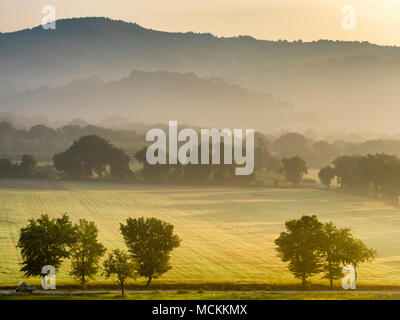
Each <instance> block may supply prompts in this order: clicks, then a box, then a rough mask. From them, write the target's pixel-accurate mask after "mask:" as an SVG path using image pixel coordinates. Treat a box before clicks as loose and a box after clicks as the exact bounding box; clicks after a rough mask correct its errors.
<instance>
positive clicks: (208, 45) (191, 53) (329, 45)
mask: <svg viewBox="0 0 400 320" xmlns="http://www.w3.org/2000/svg"><path fill="white" fill-rule="evenodd" d="M132 70H143V71H168V72H179V73H191V72H194V73H196V74H197V75H199V76H200V77H202V78H221V79H223V80H225V81H227V82H229V83H233V84H238V85H240V86H241V87H243V88H245V89H248V90H250V91H258V92H266V93H268V94H270V95H272V96H273V97H274V98H275V99H277V100H282V101H286V102H289V103H291V104H293V105H294V106H295V108H296V110H297V111H298V112H299V113H300V116H298V115H296V114H293V116H292V119H289V120H288V121H286V122H283V123H279V121H281V120H282V119H285V116H280V117H275V118H274V121H273V122H274V123H277V124H280V125H281V127H283V128H286V129H287V128H288V127H302V128H304V127H306V128H309V127H313V128H315V129H321V128H322V129H327V130H329V129H332V128H334V129H337V128H341V129H353V128H357V129H358V128H359V129H365V128H368V129H375V130H379V131H382V130H385V131H386V132H388V131H392V132H393V131H396V130H397V127H398V126H397V117H398V115H399V114H398V108H397V105H398V101H400V91H399V90H398V86H399V85H400V77H399V76H398V75H399V73H400V48H398V47H388V46H378V45H374V44H370V43H367V42H362V43H360V42H340V41H329V40H320V41H314V42H308V43H306V42H304V43H303V42H301V41H296V42H287V41H278V42H274V41H264V40H256V39H254V38H252V37H248V36H237V37H231V38H224V37H216V36H213V35H212V34H209V33H207V34H196V33H192V32H188V33H172V32H162V31H155V30H151V29H146V28H143V27H141V26H139V25H137V24H134V23H126V22H123V21H115V20H110V19H107V18H74V19H64V20H59V21H57V29H56V30H43V29H42V28H41V26H39V27H35V28H32V29H26V30H21V31H17V32H12V33H3V34H0V96H1V97H5V96H10V95H12V94H15V93H21V92H23V91H24V90H27V89H35V88H38V87H40V86H51V87H59V86H64V85H66V84H68V83H70V82H71V80H73V79H79V78H84V79H87V78H90V77H92V76H99V77H100V78H102V79H104V80H106V81H109V80H117V79H121V78H123V77H127V75H128V74H129V72H131V71H132ZM147 90H150V91H151V90H152V85H151V84H148V89H147ZM206 102H207V101H205V102H204V103H203V104H205V103H206ZM113 107H114V108H115V110H116V111H118V105H115V106H113ZM188 108H191V106H188ZM1 109H2V105H1V104H0V111H1ZM19 110H20V112H27V111H31V110H30V108H25V109H24V110H22V109H19ZM116 113H118V112H116ZM211 116H212V115H209V117H211ZM71 117H74V115H71ZM87 120H91V119H87ZM132 120H134V119H132ZM191 122H192V123H193V121H191ZM287 123H289V124H287Z"/></svg>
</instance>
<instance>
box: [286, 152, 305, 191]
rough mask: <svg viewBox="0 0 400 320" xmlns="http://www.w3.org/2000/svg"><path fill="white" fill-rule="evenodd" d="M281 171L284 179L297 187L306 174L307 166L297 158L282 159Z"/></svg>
mask: <svg viewBox="0 0 400 320" xmlns="http://www.w3.org/2000/svg"><path fill="white" fill-rule="evenodd" d="M282 171H283V175H284V176H285V179H286V180H287V181H289V182H291V183H292V184H293V185H294V186H298V185H299V183H300V181H301V180H302V179H303V175H304V174H307V172H308V169H307V164H306V162H305V161H304V160H303V159H302V158H300V157H299V156H295V157H293V158H288V159H287V158H284V159H283V160H282Z"/></svg>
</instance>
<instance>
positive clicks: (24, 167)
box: [18, 154, 37, 178]
mask: <svg viewBox="0 0 400 320" xmlns="http://www.w3.org/2000/svg"><path fill="white" fill-rule="evenodd" d="M36 167H37V160H36V159H35V157H34V156H33V155H31V154H24V155H23V156H22V161H21V163H20V164H19V166H18V175H19V176H21V177H24V178H28V177H31V176H32V175H33V173H34V171H35V169H36Z"/></svg>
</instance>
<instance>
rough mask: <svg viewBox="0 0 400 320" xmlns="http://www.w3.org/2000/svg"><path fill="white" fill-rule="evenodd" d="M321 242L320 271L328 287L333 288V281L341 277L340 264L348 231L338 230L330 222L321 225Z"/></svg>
mask: <svg viewBox="0 0 400 320" xmlns="http://www.w3.org/2000/svg"><path fill="white" fill-rule="evenodd" d="M323 236H324V237H323V241H322V242H321V251H322V254H323V259H324V261H323V266H322V271H323V273H324V276H323V278H324V279H329V283H330V287H331V289H332V288H333V280H336V279H339V278H340V277H341V275H342V267H341V263H342V261H343V259H344V258H345V256H344V254H345V244H346V243H347V241H348V240H349V238H350V237H351V235H350V229H347V228H345V229H339V228H337V227H336V226H335V225H334V224H333V223H332V222H329V223H325V224H324V225H323Z"/></svg>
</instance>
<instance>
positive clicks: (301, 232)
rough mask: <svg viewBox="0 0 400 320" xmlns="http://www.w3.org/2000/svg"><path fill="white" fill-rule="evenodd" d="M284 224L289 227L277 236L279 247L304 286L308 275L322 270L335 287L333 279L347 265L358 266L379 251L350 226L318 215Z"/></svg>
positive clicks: (323, 276)
mask: <svg viewBox="0 0 400 320" xmlns="http://www.w3.org/2000/svg"><path fill="white" fill-rule="evenodd" d="M285 226H286V229H287V231H285V232H282V233H281V234H280V236H279V238H277V239H276V240H275V244H276V246H277V249H276V250H277V253H278V256H279V257H280V258H281V259H282V261H283V262H285V263H288V269H289V271H290V272H292V273H293V275H294V276H295V277H296V278H297V279H300V280H301V281H302V285H303V287H305V286H306V283H307V279H308V278H309V277H311V276H314V275H316V274H322V278H323V279H329V281H330V286H331V288H333V280H336V279H339V278H340V277H341V272H342V267H343V266H344V265H348V264H350V265H352V266H353V267H354V269H355V270H356V269H357V267H358V266H359V264H360V263H363V262H368V261H371V260H373V259H374V258H375V256H376V251H374V250H372V249H370V248H368V247H367V246H366V245H365V244H364V243H363V242H362V241H361V240H360V239H357V238H355V237H354V236H353V235H352V234H351V232H350V229H348V228H338V227H336V226H335V225H334V224H333V223H332V222H328V223H322V222H320V221H319V220H318V219H317V217H316V216H315V215H313V216H302V217H301V218H300V219H298V220H289V221H287V222H286V223H285Z"/></svg>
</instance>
